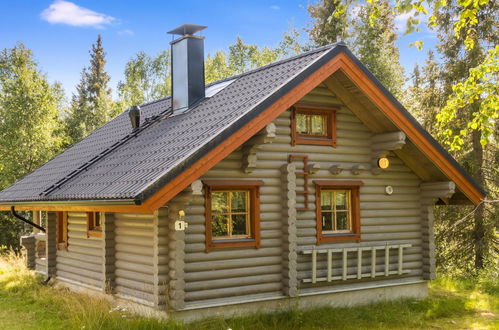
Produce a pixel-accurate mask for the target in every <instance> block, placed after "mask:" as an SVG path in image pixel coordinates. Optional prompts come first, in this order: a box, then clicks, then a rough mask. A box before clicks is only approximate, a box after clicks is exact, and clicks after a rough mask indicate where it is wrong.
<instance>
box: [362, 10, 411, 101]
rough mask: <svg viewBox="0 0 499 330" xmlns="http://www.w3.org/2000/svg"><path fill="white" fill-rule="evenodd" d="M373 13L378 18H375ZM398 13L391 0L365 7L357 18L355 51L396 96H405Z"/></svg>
mask: <svg viewBox="0 0 499 330" xmlns="http://www.w3.org/2000/svg"><path fill="white" fill-rule="evenodd" d="M373 15H375V17H376V19H375V20H372V17H373ZM393 21H394V16H393V13H392V10H391V8H390V4H389V2H388V1H376V2H372V3H368V4H367V5H366V6H363V7H361V9H360V12H359V20H358V21H356V22H355V25H354V31H355V32H354V34H355V39H354V41H353V46H354V51H355V53H356V54H357V56H358V57H359V60H360V61H361V62H362V63H363V64H364V65H365V66H366V67H367V68H368V69H369V71H371V72H372V74H373V75H374V76H375V77H376V78H378V79H379V80H380V81H381V83H382V84H383V86H385V87H386V88H387V89H388V90H389V91H390V92H391V93H393V94H394V95H395V96H396V97H399V98H400V97H401V96H402V94H403V93H402V87H403V84H404V81H405V77H404V69H403V68H402V66H401V65H400V54H399V50H398V47H397V46H396V45H395V42H396V41H397V33H396V31H395V26H394V23H393Z"/></svg>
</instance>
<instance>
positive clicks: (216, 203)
mask: <svg viewBox="0 0 499 330" xmlns="http://www.w3.org/2000/svg"><path fill="white" fill-rule="evenodd" d="M227 204H228V193H227V192H224V191H213V192H212V193H211V212H213V213H226V212H227Z"/></svg>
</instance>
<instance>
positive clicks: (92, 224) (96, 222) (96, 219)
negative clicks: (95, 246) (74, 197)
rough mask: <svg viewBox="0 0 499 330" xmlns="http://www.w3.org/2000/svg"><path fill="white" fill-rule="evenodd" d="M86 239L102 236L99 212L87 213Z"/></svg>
mask: <svg viewBox="0 0 499 330" xmlns="http://www.w3.org/2000/svg"><path fill="white" fill-rule="evenodd" d="M87 235H88V237H101V236H102V217H101V214H100V213H99V212H87Z"/></svg>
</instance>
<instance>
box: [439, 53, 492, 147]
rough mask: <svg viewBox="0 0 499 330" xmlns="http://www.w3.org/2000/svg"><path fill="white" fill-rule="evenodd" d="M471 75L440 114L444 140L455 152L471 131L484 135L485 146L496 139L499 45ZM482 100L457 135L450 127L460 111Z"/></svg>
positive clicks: (482, 140)
mask: <svg viewBox="0 0 499 330" xmlns="http://www.w3.org/2000/svg"><path fill="white" fill-rule="evenodd" d="M469 72H470V73H469V77H468V78H467V79H466V80H465V81H464V82H460V83H457V84H456V85H454V86H452V94H451V95H450V97H449V98H448V100H447V104H446V105H445V107H444V108H443V109H442V110H441V111H440V113H439V114H438V115H437V119H438V121H439V128H440V130H441V132H440V135H441V137H443V138H444V141H445V143H446V144H448V145H450V147H451V148H452V149H455V150H458V149H461V147H462V146H463V144H464V139H465V138H466V137H467V136H469V134H470V131H471V130H478V131H479V132H480V133H481V138H480V143H481V144H482V146H485V145H487V144H488V143H490V142H491V141H492V139H493V133H494V131H495V130H496V129H497V119H498V118H499V46H496V47H495V48H493V49H490V50H489V52H488V54H487V56H486V57H485V60H484V61H483V62H482V63H480V64H479V65H478V66H476V67H474V68H472V69H470V71H469ZM480 100H481V102H480V103H479V106H478V109H476V108H474V109H473V110H474V111H473V110H472V113H471V117H472V119H471V120H470V121H467V123H466V124H465V126H464V127H463V128H461V129H460V130H459V132H458V133H457V134H456V133H455V132H454V131H453V129H452V128H448V126H449V125H450V124H453V123H454V121H455V120H456V118H457V116H458V112H459V111H461V112H462V111H466V110H467V108H468V107H469V106H471V105H473V104H475V103H477V102H479V101H480ZM446 126H447V128H446Z"/></svg>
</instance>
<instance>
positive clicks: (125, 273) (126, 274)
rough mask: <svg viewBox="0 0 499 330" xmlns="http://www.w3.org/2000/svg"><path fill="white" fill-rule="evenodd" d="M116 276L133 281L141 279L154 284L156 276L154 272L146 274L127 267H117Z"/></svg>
mask: <svg viewBox="0 0 499 330" xmlns="http://www.w3.org/2000/svg"><path fill="white" fill-rule="evenodd" d="M115 274H116V278H125V279H129V280H132V281H136V280H137V279H140V280H141V281H142V282H144V283H149V284H152V283H154V276H153V275H152V274H144V273H139V272H134V271H130V270H126V269H121V268H117V269H116V271H115ZM165 280H166V278H165Z"/></svg>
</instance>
